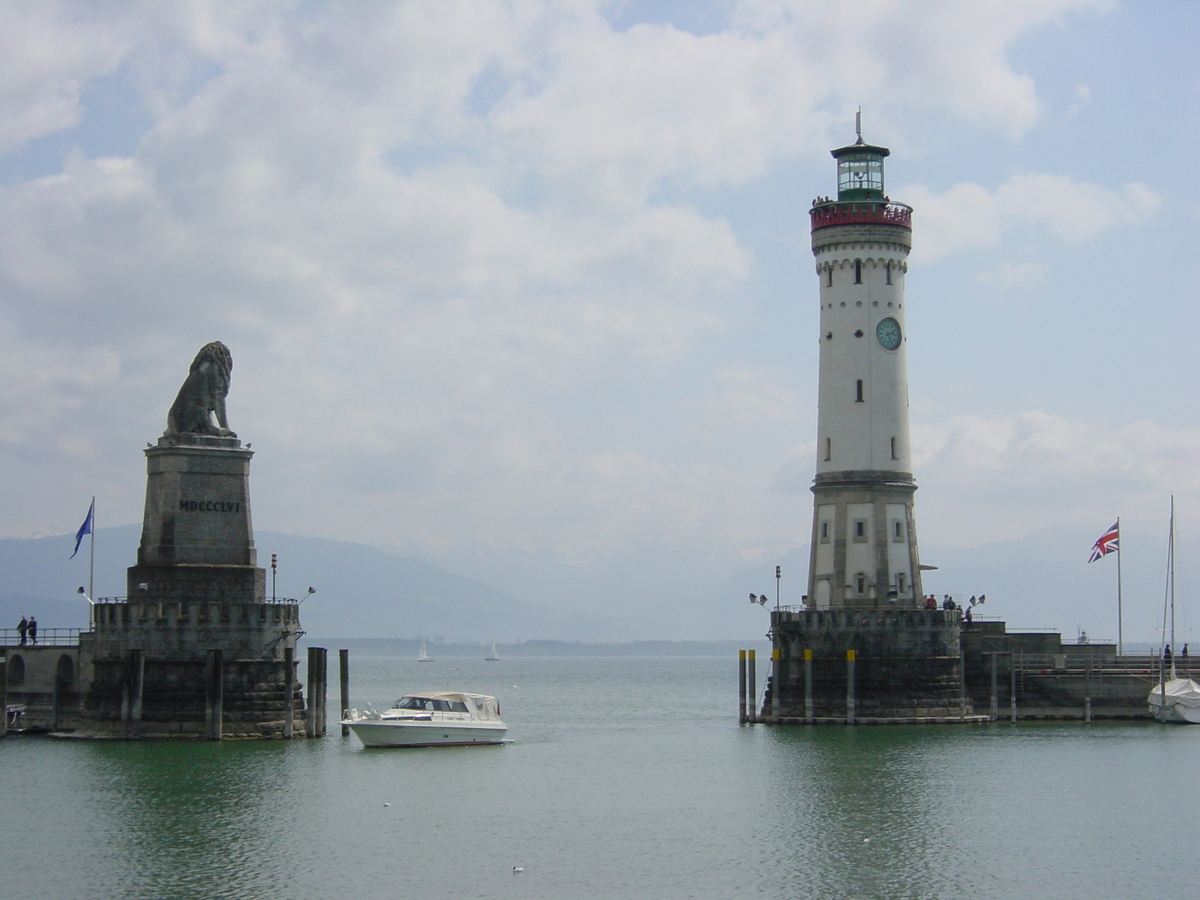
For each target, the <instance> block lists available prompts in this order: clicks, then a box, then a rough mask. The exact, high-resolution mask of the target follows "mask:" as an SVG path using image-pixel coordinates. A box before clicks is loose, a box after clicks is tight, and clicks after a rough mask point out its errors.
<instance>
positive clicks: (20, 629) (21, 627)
mask: <svg viewBox="0 0 1200 900" xmlns="http://www.w3.org/2000/svg"><path fill="white" fill-rule="evenodd" d="M28 633H29V620H28V619H26V618H25V617H24V616H21V621H20V623H19V624H18V625H17V634H19V635H20V636H21V646H22V647H24V646H25V638H26V635H27V634H28Z"/></svg>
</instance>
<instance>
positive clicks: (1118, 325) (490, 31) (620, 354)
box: [0, 0, 1200, 630]
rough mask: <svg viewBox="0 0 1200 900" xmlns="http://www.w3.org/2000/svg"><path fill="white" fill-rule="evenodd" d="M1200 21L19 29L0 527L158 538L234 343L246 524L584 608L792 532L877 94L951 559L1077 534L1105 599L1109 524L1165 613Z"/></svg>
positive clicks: (910, 7)
mask: <svg viewBox="0 0 1200 900" xmlns="http://www.w3.org/2000/svg"><path fill="white" fill-rule="evenodd" d="M1197 34H1200V5H1198V4H1191V3H1173V2H1153V0H1147V2H1137V3H1132V2H1129V3H1119V2H1107V0H1106V2H1100V0H996V2H987V0H980V2H972V3H961V2H957V0H945V2H938V0H928V2H922V3H908V2H902V0H861V2H842V3H829V2H825V0H820V2H802V0H744V2H733V0H728V2H700V0H688V2H650V0H646V2H621V0H611V2H602V0H544V2H520V0H513V2H486V0H469V2H453V0H443V2H437V3H417V2H411V3H409V2H369V3H316V2H312V3H302V2H256V3H232V2H231V3H204V2H187V0H179V2H173V3H169V4H164V3H153V2H143V3H137V2H129V3H121V4H96V3H58V2H46V0H39V2H25V3H22V2H12V3H5V4H3V5H0V348H2V349H3V352H2V353H0V486H2V491H3V500H4V502H3V503H2V504H0V537H5V538H8V537H17V538H23V537H37V536H45V535H52V534H66V533H70V532H74V530H75V529H76V528H77V527H78V526H79V524H80V522H81V521H82V519H83V515H84V513H85V512H86V510H87V506H88V503H89V501H90V498H91V497H92V496H93V495H94V496H95V497H96V508H97V524H98V525H99V526H100V527H103V526H106V525H124V524H128V523H133V522H137V521H139V520H140V516H141V511H142V504H143V498H144V488H145V463H144V460H143V458H142V456H141V454H140V450H141V449H142V448H144V447H145V446H146V444H147V443H148V442H153V441H155V440H156V439H157V438H158V436H159V435H160V434H161V433H162V431H163V428H164V427H165V417H166V412H167V409H168V408H169V406H170V403H171V401H172V400H173V398H174V396H175V393H176V391H177V390H178V388H179V385H180V384H181V383H182V380H183V378H184V376H185V375H186V373H187V367H188V365H189V363H190V362H191V359H192V357H193V356H194V355H195V353H196V351H197V349H198V348H199V347H200V346H201V345H203V344H205V343H207V342H208V341H212V340H220V341H223V342H224V343H225V344H227V345H228V346H229V348H230V350H231V351H232V354H233V359H234V370H233V379H232V387H231V390H230V394H229V400H228V408H229V419H230V425H231V426H232V428H233V429H234V430H235V431H237V432H238V434H239V436H240V437H241V439H242V440H243V441H248V442H250V443H251V444H252V445H253V449H254V451H255V458H254V462H253V464H252V470H251V471H252V476H251V478H252V481H251V484H252V488H251V490H252V497H253V509H254V519H255V525H256V527H258V528H260V529H268V530H273V531H278V532H284V533H290V534H298V535H305V536H312V537H324V538H330V539H335V540H342V541H357V542H363V543H369V544H372V545H374V546H378V547H381V548H384V549H388V550H391V551H393V552H397V553H402V554H406V555H411V556H414V557H416V558H419V559H422V560H425V561H430V562H434V563H437V564H439V565H442V566H444V567H446V568H448V569H451V570H453V571H458V572H462V573H463V574H468V575H471V576H472V577H478V578H481V579H482V580H485V581H489V582H490V583H493V584H496V585H497V586H498V587H500V588H502V589H507V590H511V591H513V592H516V593H519V594H521V595H522V596H530V597H531V599H538V600H542V601H547V602H557V603H562V604H564V605H568V606H569V605H571V604H575V605H586V604H593V603H604V602H613V603H628V604H632V603H637V602H645V598H647V597H651V598H653V597H661V598H663V599H664V602H668V601H672V602H676V603H680V604H682V603H685V602H686V600H687V598H688V596H690V595H694V594H695V593H696V592H697V591H699V590H701V587H702V586H703V585H705V584H712V583H716V582H719V581H720V580H721V579H722V578H724V577H726V576H727V575H728V574H729V573H730V572H733V571H736V569H737V567H738V566H745V565H762V566H766V565H767V564H769V563H772V562H773V561H774V560H776V559H779V558H781V557H784V556H785V555H786V554H789V553H796V552H797V551H798V550H800V549H801V548H803V547H804V546H805V545H806V544H807V541H808V537H809V531H810V528H811V516H812V495H811V492H810V491H809V486H810V485H811V483H812V477H813V474H814V470H815V456H816V439H815V431H816V375H817V352H818V335H817V302H816V299H817V282H816V276H815V273H814V264H813V259H812V256H811V251H810V249H809V244H808V241H809V235H808V216H807V210H808V208H809V206H810V204H811V202H812V199H813V198H814V197H817V196H824V195H830V194H833V193H834V192H835V189H836V184H835V168H834V161H833V160H832V158H831V157H830V155H829V151H830V150H831V149H833V148H835V147H839V146H843V145H846V144H849V143H852V142H853V140H854V116H855V111H856V110H858V109H860V108H861V110H862V123H863V125H862V127H863V136H864V138H865V139H866V140H867V141H869V142H870V143H873V144H878V145H883V146H886V147H889V148H890V149H891V156H890V157H889V158H888V160H887V170H886V178H887V193H888V195H889V196H890V197H891V198H892V199H894V200H897V201H900V202H903V203H907V204H909V205H911V206H912V207H913V209H914V216H913V243H914V248H913V252H912V256H911V257H910V260H909V272H908V276H907V280H906V302H907V309H906V318H907V331H908V337H909V342H908V345H907V346H908V357H909V358H908V362H909V379H910V383H909V388H910V403H911V408H910V412H911V420H912V443H913V457H914V459H913V466H914V470H915V472H914V474H915V476H916V479H917V483H918V485H919V491H918V493H917V496H916V521H917V528H918V534H919V541H920V544H921V548H922V554H923V561H926V560H932V559H933V558H934V557H936V556H937V555H938V553H939V552H945V553H949V552H952V551H961V550H964V549H970V548H982V547H986V546H990V545H993V544H996V543H997V542H1001V543H1003V542H1014V541H1016V542H1019V541H1022V540H1026V541H1027V540H1029V539H1030V538H1031V536H1036V535H1038V534H1039V533H1042V532H1044V531H1046V530H1047V529H1049V530H1051V531H1053V532H1054V533H1055V534H1057V535H1060V536H1061V535H1067V536H1068V538H1069V541H1068V543H1069V544H1073V543H1077V544H1078V546H1079V549H1078V553H1077V554H1075V555H1068V556H1065V557H1064V559H1063V563H1062V565H1063V572H1064V577H1065V579H1066V580H1065V581H1064V582H1063V584H1064V585H1066V587H1058V588H1056V592H1062V591H1067V592H1071V591H1077V592H1078V594H1079V596H1077V597H1074V598H1069V599H1070V602H1071V603H1076V604H1079V603H1085V602H1087V597H1089V596H1091V595H1092V594H1094V593H1095V592H1098V591H1099V592H1102V593H1103V592H1109V591H1110V586H1109V585H1110V584H1111V574H1110V573H1109V572H1107V571H1106V572H1103V573H1102V572H1100V571H1099V570H1100V568H1101V567H1100V565H1096V566H1093V567H1090V568H1089V567H1086V566H1085V564H1084V562H1083V561H1084V560H1085V559H1086V556H1087V553H1088V550H1089V548H1090V546H1091V544H1092V542H1093V541H1094V540H1095V539H1096V538H1097V537H1099V536H1100V534H1101V533H1102V532H1103V531H1104V530H1105V529H1106V528H1107V527H1108V526H1109V525H1110V524H1112V522H1113V521H1114V519H1116V518H1117V517H1118V516H1120V517H1121V521H1122V542H1123V543H1122V546H1123V547H1124V549H1123V551H1122V553H1123V559H1125V562H1126V564H1127V567H1128V568H1129V570H1130V571H1131V572H1139V573H1141V574H1140V575H1139V577H1142V578H1143V580H1145V581H1146V582H1147V583H1146V584H1144V585H1142V586H1141V588H1140V589H1141V590H1143V591H1144V592H1147V594H1149V593H1154V594H1155V595H1157V596H1158V597H1159V602H1161V575H1162V571H1163V565H1164V562H1163V560H1164V557H1165V546H1166V534H1167V518H1168V509H1169V504H1170V498H1171V496H1172V495H1173V496H1174V497H1175V505H1176V510H1177V525H1176V529H1177V532H1178V544H1177V551H1176V554H1177V558H1178V559H1180V560H1185V559H1187V558H1188V557H1189V556H1194V555H1195V551H1196V550H1197V549H1198V548H1200V467H1198V466H1197V460H1198V458H1200V425H1198V413H1200V401H1198V399H1197V390H1196V387H1195V385H1196V382H1197V380H1198V379H1197V376H1198V374H1200V372H1198V369H1200V367H1198V365H1197V362H1196V359H1197V352H1196V338H1197V335H1198V334H1200V327H1198V326H1200V315H1198V313H1197V304H1196V302H1195V297H1196V294H1197V289H1196V286H1195V283H1196V281H1195V273H1194V268H1195V265H1196V260H1197V258H1198V254H1197V250H1198V249H1200V248H1198V240H1197V238H1198V236H1200V190H1198V183H1200V176H1198V175H1197V173H1196V171H1195V168H1196V167H1195V164H1194V157H1195V156H1196V153H1195V150H1194V148H1195V147H1196V146H1197V143H1198V139H1200V134H1198V131H1200V128H1198V122H1200V116H1198V113H1200V102H1198V101H1200V65H1198V64H1197V63H1196V62H1195V54H1194V52H1193V49H1194V48H1193V47H1192V46H1191V44H1192V43H1193V42H1194V38H1195V36H1196V35H1197ZM1165 148H1170V152H1168V151H1167V149H1165ZM133 552H134V550H133V548H131V549H130V556H131V559H130V564H132V563H133V559H132V556H133ZM1130 557H1133V558H1132V559H1131V558H1130ZM1019 564H1020V560H1019V559H1015V560H1014V565H1019ZM772 568H773V567H772ZM764 571H770V570H769V569H764ZM789 576H790V577H789V578H788V580H787V584H786V585H785V588H784V590H785V591H786V592H787V595H786V596H785V598H784V599H785V602H787V601H788V600H791V601H792V602H795V601H796V600H798V595H799V594H800V593H801V592H803V590H805V586H804V582H805V578H806V574H805V573H803V572H793V571H791V570H789ZM1151 579H1153V591H1151V588H1150V586H1149V581H1150V580H1151ZM768 583H769V582H765V581H764V582H763V584H768ZM763 584H760V585H759V588H761V587H763ZM926 588H927V589H928V590H931V591H935V592H939V593H941V592H952V591H957V590H960V589H964V586H963V585H962V584H960V583H957V582H956V581H955V576H954V574H953V573H952V572H948V571H944V570H943V569H939V570H938V572H937V573H930V575H929V576H928V577H927V581H926ZM615 593H621V594H623V595H624V596H623V597H620V598H616V597H613V596H612V595H613V594H615ZM533 595H537V596H533ZM793 595H795V596H793ZM741 596H743V595H742V594H738V597H741ZM743 602H744V601H743ZM1064 602H1067V601H1065V600H1064ZM1064 615H1065V614H1064ZM1072 615H1073V613H1072ZM1068 617H1069V616H1068ZM1051 618H1053V617H1051ZM1076 618H1079V617H1078V616H1076ZM1081 621H1082V620H1081ZM1089 621H1090V620H1089ZM1037 624H1039V625H1040V624H1043V622H1038V623H1037ZM1051 624H1058V625H1059V626H1060V627H1067V626H1068V623H1067V622H1065V621H1061V622H1057V623H1051ZM1096 627H1101V625H1100V623H1097V626H1096ZM1110 630H1111V629H1110Z"/></svg>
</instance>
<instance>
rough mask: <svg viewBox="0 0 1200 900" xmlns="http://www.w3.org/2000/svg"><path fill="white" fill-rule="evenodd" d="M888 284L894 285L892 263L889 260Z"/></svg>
mask: <svg viewBox="0 0 1200 900" xmlns="http://www.w3.org/2000/svg"><path fill="white" fill-rule="evenodd" d="M887 283H888V284H891V283H892V261H891V260H890V259H889V260H888V264H887Z"/></svg>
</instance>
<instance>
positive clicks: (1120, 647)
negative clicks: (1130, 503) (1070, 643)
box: [1117, 516, 1125, 656]
mask: <svg viewBox="0 0 1200 900" xmlns="http://www.w3.org/2000/svg"><path fill="white" fill-rule="evenodd" d="M1120 541H1121V517H1120V516H1117V656H1124V655H1125V650H1124V647H1125V635H1124V632H1123V631H1122V629H1121V543H1120Z"/></svg>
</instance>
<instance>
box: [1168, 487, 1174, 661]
mask: <svg viewBox="0 0 1200 900" xmlns="http://www.w3.org/2000/svg"><path fill="white" fill-rule="evenodd" d="M1167 573H1168V580H1169V583H1170V588H1169V590H1170V592H1171V643H1170V644H1168V645H1167V646H1169V647H1170V648H1171V678H1172V679H1174V678H1175V677H1176V675H1175V650H1176V647H1175V495H1174V494H1172V495H1171V540H1170V546H1169V548H1168V550H1167Z"/></svg>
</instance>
